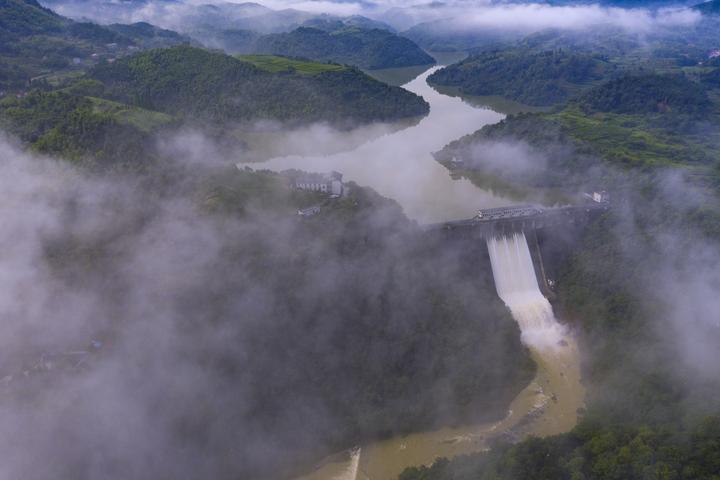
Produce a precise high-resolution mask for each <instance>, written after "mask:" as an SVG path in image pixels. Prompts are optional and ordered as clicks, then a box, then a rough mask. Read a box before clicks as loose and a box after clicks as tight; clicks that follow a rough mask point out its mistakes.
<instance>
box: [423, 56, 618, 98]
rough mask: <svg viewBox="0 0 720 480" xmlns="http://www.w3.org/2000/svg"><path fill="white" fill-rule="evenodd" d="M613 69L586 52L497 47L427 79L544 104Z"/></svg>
mask: <svg viewBox="0 0 720 480" xmlns="http://www.w3.org/2000/svg"><path fill="white" fill-rule="evenodd" d="M614 69H615V67H614V66H613V65H611V64H609V63H608V62H606V61H604V60H602V59H601V58H598V57H595V56H591V55H587V54H580V53H567V52H564V51H559V50H558V51H546V52H541V53H528V52H524V51H522V50H498V51H490V52H483V53H480V54H477V55H473V56H471V57H469V58H467V59H465V60H462V61H460V62H458V63H456V64H453V65H450V66H448V67H445V68H443V69H441V70H438V71H437V72H435V73H433V74H432V75H431V76H430V77H429V78H428V82H430V83H431V84H433V85H438V86H445V87H455V88H457V89H458V90H459V91H460V93H462V94H465V95H480V96H482V95H501V96H504V97H507V98H510V99H512V100H515V101H518V102H522V103H525V104H528V105H537V106H548V105H554V104H557V103H561V102H564V101H566V100H567V99H568V98H570V97H571V96H573V95H575V94H576V93H577V92H579V91H580V90H582V89H583V88H587V87H588V86H589V85H590V84H591V82H595V81H598V80H601V79H602V78H604V77H605V76H607V75H609V74H610V73H611V72H612V71H613V70H614Z"/></svg>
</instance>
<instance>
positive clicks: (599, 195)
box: [585, 190, 610, 203]
mask: <svg viewBox="0 0 720 480" xmlns="http://www.w3.org/2000/svg"><path fill="white" fill-rule="evenodd" d="M585 198H587V199H588V200H592V201H593V202H595V203H609V202H610V195H609V194H608V193H607V192H606V191H605V190H601V191H599V192H593V193H586V194H585Z"/></svg>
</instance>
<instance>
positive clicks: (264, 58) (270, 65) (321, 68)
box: [237, 55, 347, 75]
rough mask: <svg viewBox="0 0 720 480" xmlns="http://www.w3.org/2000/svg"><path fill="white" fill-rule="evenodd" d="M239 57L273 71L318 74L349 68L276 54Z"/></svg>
mask: <svg viewBox="0 0 720 480" xmlns="http://www.w3.org/2000/svg"><path fill="white" fill-rule="evenodd" d="M237 58H238V59H240V60H242V61H244V62H249V63H252V64H253V65H255V66H256V67H258V68H260V69H262V70H265V71H267V72H273V73H277V72H287V71H294V72H297V73H301V74H304V75H317V74H319V73H323V72H340V71H343V70H346V69H347V67H345V66H343V65H337V64H333V63H317V62H311V61H306V60H296V59H293V58H287V57H279V56H276V55H238V56H237Z"/></svg>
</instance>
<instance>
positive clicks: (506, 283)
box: [487, 232, 565, 348]
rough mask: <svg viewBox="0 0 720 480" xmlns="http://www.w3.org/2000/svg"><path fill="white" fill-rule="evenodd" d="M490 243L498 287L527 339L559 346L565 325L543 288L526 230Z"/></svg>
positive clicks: (537, 344) (541, 345) (536, 344)
mask: <svg viewBox="0 0 720 480" xmlns="http://www.w3.org/2000/svg"><path fill="white" fill-rule="evenodd" d="M487 246H488V252H489V253H490V263H491V264H492V271H493V276H494V277H495V289H496V290H497V293H498V296H500V298H501V299H502V301H503V302H505V305H507V306H508V308H510V311H511V312H512V315H513V317H514V318H515V320H516V321H517V322H518V325H520V331H521V332H522V340H523V342H524V343H525V344H526V345H528V346H532V347H537V348H548V347H556V346H558V345H559V343H560V341H561V340H562V339H563V337H564V336H565V332H564V328H563V327H562V325H560V324H559V323H558V322H557V320H556V319H555V315H554V314H553V310H552V306H551V305H550V302H549V301H548V300H547V298H545V296H544V295H543V294H542V293H541V292H540V287H539V286H538V282H537V277H536V276H535V267H534V266H533V262H532V257H531V256H530V248H529V247H528V243H527V239H526V238H525V234H524V233H522V232H521V233H515V234H513V235H510V236H501V237H495V238H490V239H488V241H487Z"/></svg>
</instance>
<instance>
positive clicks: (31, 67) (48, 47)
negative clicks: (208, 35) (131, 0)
mask: <svg viewBox="0 0 720 480" xmlns="http://www.w3.org/2000/svg"><path fill="white" fill-rule="evenodd" d="M160 38H162V40H161V41H159V40H158V39H160ZM189 41H190V40H189V39H188V38H187V37H182V36H179V35H177V34H174V35H173V33H172V32H169V31H165V30H161V29H157V28H156V27H152V26H151V25H148V24H136V25H134V26H132V25H131V26H123V25H114V26H111V27H104V26H100V25H96V24H94V23H83V22H75V21H72V20H70V19H68V18H65V17H62V16H60V15H57V14H56V13H54V12H53V11H52V10H49V9H47V8H44V7H42V6H41V5H40V4H39V3H37V2H36V1H35V0H0V91H3V90H6V89H7V90H19V89H24V88H27V87H28V86H29V84H30V83H31V82H32V83H34V82H38V81H39V82H46V81H47V82H50V83H57V82H58V81H59V78H63V77H64V76H72V75H76V74H77V73H78V72H82V71H83V70H85V69H87V68H88V67H89V66H91V65H93V64H95V63H97V62H98V61H100V60H101V59H103V58H104V59H114V58H118V57H120V56H123V55H127V54H130V53H133V52H134V51H136V50H137V49H139V48H147V47H149V46H168V45H177V44H180V43H186V42H189Z"/></svg>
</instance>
